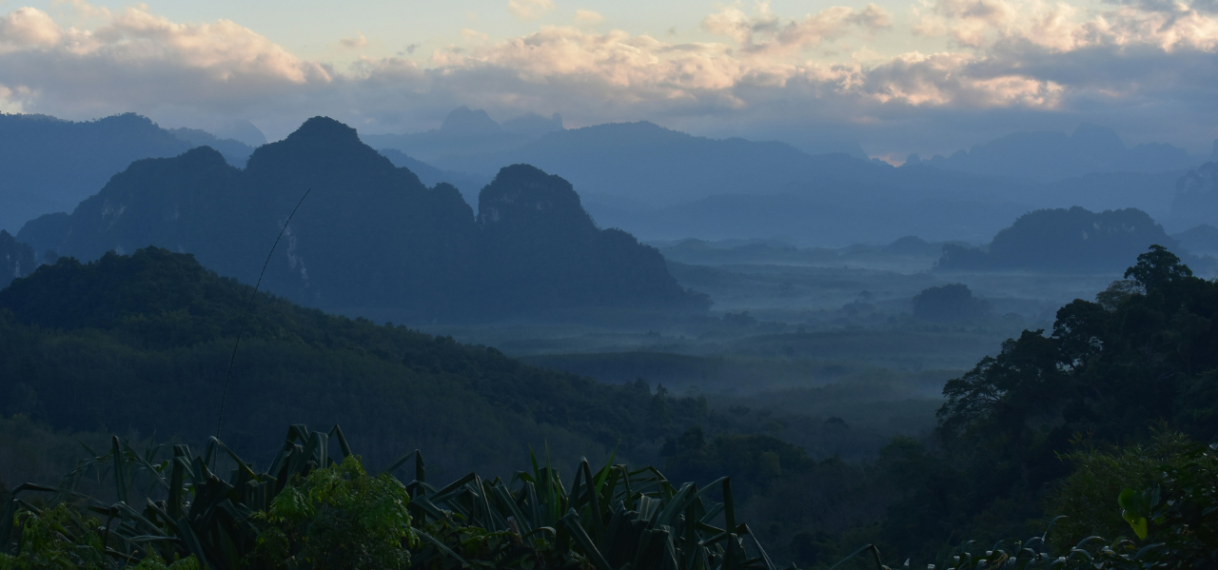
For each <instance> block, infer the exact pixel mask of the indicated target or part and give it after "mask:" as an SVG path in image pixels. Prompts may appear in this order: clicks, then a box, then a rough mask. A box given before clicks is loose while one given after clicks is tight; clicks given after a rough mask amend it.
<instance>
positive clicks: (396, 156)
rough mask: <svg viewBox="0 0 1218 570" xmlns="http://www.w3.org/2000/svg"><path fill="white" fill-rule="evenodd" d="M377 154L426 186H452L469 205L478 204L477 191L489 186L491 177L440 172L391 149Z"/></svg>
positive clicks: (446, 171) (448, 171) (384, 149)
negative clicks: (408, 172) (412, 175)
mask: <svg viewBox="0 0 1218 570" xmlns="http://www.w3.org/2000/svg"><path fill="white" fill-rule="evenodd" d="M379 152H380V153H381V154H383V155H385V158H388V159H389V162H392V163H393V165H394V166H396V167H398V168H405V169H407V170H409V171H411V172H413V173H415V175H416V176H418V177H419V180H420V181H421V182H423V184H425V185H427V186H435V185H436V184H440V183H441V182H444V183H448V184H452V185H453V186H456V187H457V190H460V191H461V195H462V196H464V197H465V200H466V201H467V202H469V203H471V204H475V203H477V202H478V191H479V190H481V189H482V187H483V186H486V185H487V184H490V182H491V179H492V177H490V176H482V175H478V174H469V173H467V172H452V171H450V170H440V169H439V168H436V167H434V166H432V165H430V164H427V163H426V162H423V161H421V160H418V159H416V158H414V157H411V156H410V155H408V154H406V153H404V152H402V151H400V150H397V149H393V148H382V149H380V150H379Z"/></svg>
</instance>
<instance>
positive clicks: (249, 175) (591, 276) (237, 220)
mask: <svg viewBox="0 0 1218 570" xmlns="http://www.w3.org/2000/svg"><path fill="white" fill-rule="evenodd" d="M306 189H311V193H310V194H309V197H308V199H307V201H306V202H305V204H304V206H303V207H302V208H301V209H300V210H299V213H298V214H297V215H296V217H295V218H294V219H293V220H292V222H291V224H290V226H289V227H288V229H287V230H286V231H285V233H284V237H283V241H282V242H281V243H280V245H279V248H278V249H277V250H276V252H275V257H274V259H273V260H272V263H271V265H270V267H269V268H268V270H267V274H266V278H265V280H264V281H263V285H264V287H266V288H267V289H268V290H269V291H273V292H275V293H277V294H279V295H283V296H286V297H288V298H290V299H292V300H294V301H297V302H300V303H302V304H306V305H310V306H316V307H321V308H325V309H327V310H332V311H339V312H344V313H349V314H364V315H370V316H385V317H391V318H393V319H394V320H398V321H402V320H404V319H411V320H417V319H424V318H428V319H430V318H445V319H450V318H485V317H488V316H520V315H535V314H538V313H539V312H546V311H562V310H576V309H586V308H591V307H608V306H621V305H622V304H623V303H626V302H630V303H631V306H638V307H670V308H671V307H677V306H680V307H693V308H697V307H701V306H704V303H705V302H704V301H703V300H701V299H700V298H697V297H696V296H693V295H691V294H689V293H687V292H685V291H684V290H682V289H681V288H680V287H679V286H678V285H677V284H676V282H675V280H673V278H672V277H671V276H670V275H669V274H668V272H667V269H666V268H665V266H664V264H663V260H662V258H660V256H659V254H658V253H657V252H655V250H653V249H651V248H648V247H645V246H641V245H639V244H638V243H637V242H636V241H635V240H634V238H632V237H630V236H629V235H628V234H625V233H623V232H619V231H613V230H608V231H602V230H599V229H596V228H595V226H593V225H592V224H591V220H590V219H589V218H588V215H587V214H586V213H585V212H584V211H583V209H582V208H581V207H580V206H579V199H578V196H575V194H574V191H573V190H572V189H571V187H570V185H569V184H566V183H565V182H564V181H562V180H561V179H559V178H557V177H548V176H546V175H544V173H541V172H540V171H536V169H532V168H530V167H524V166H516V167H511V168H507V169H504V170H503V172H501V173H500V175H499V176H498V177H496V179H495V181H494V182H493V183H492V184H491V185H490V186H488V187H487V189H486V190H485V191H484V194H486V196H485V197H484V199H483V202H485V203H486V204H488V205H490V204H495V205H496V206H495V208H496V209H495V212H496V213H495V214H493V215H492V214H489V213H487V212H484V213H486V214H487V215H486V216H484V219H482V220H476V219H475V217H474V212H473V210H472V209H471V208H470V206H469V205H468V204H466V202H465V201H464V200H463V199H462V198H461V195H460V194H459V193H458V191H457V189H456V188H454V187H453V186H451V185H448V184H438V185H436V186H435V187H434V188H428V187H426V186H424V185H423V183H422V182H420V180H419V178H418V177H417V176H416V175H415V174H414V173H412V172H411V171H409V170H407V169H404V168H396V167H394V166H393V164H392V163H391V162H390V161H389V159H387V158H385V157H384V156H382V155H381V154H379V153H377V152H376V151H375V150H373V149H372V148H370V147H368V146H367V145H365V144H363V143H362V142H361V141H360V140H359V138H358V137H357V135H356V132H355V130H354V129H352V128H350V127H347V126H346V125H343V124H341V123H339V122H337V121H333V120H331V119H327V118H321V117H317V118H313V119H310V120H309V121H307V122H305V123H304V125H302V126H301V127H300V129H298V130H297V131H296V132H294V133H292V134H291V135H289V136H288V137H287V138H286V139H284V140H282V141H279V142H276V143H271V144H268V145H265V146H263V147H260V148H259V149H257V150H256V151H254V154H253V155H252V156H251V157H250V160H249V163H248V166H247V167H246V169H245V170H244V171H242V170H238V169H236V168H234V167H232V166H230V165H228V164H227V163H226V162H225V161H224V159H223V157H222V156H221V155H220V154H219V153H218V152H217V151H215V150H213V149H210V148H206V147H204V148H197V149H194V150H191V151H189V152H186V153H184V154H182V155H180V156H177V157H174V158H168V159H147V160H142V161H138V162H136V163H134V164H132V165H131V167H130V168H128V169H127V170H126V171H124V172H122V173H121V174H119V175H117V176H115V177H114V178H113V179H112V180H111V181H110V183H109V184H107V185H106V186H105V188H103V189H102V191H101V192H99V193H98V194H96V195H95V196H92V197H90V198H89V199H87V200H85V201H84V202H82V203H81V204H80V206H79V207H78V208H77V209H76V210H75V211H74V212H73V213H72V214H71V216H70V217H68V219H67V220H66V223H65V220H64V218H63V217H62V216H47V217H44V218H41V219H38V220H34V221H32V222H30V223H29V224H27V225H26V227H24V228H23V229H22V232H21V233H20V234H19V235H20V236H21V238H22V239H28V240H31V241H33V242H34V243H33V245H34V246H35V249H36V250H38V251H41V250H43V249H54V250H55V251H57V252H58V253H59V254H61V255H70V256H73V257H77V258H79V259H81V260H92V259H97V258H98V257H100V256H101V255H102V254H103V253H105V252H106V251H109V250H114V251H116V252H119V253H123V252H131V251H135V250H136V249H138V248H142V247H145V246H149V245H156V246H160V247H164V248H166V249H169V250H171V251H179V252H189V253H193V254H195V256H196V257H197V258H198V259H199V261H200V262H201V263H203V264H204V265H205V266H207V267H209V268H212V269H214V270H216V271H217V272H219V273H220V274H222V275H226V276H231V277H235V278H237V279H239V280H241V281H243V282H246V283H253V282H255V281H256V280H257V277H258V270H259V269H260V268H261V267H262V263H263V260H262V257H263V256H265V252H266V250H267V249H268V248H269V247H270V245H271V244H272V243H273V242H274V239H275V236H276V235H277V234H278V233H279V231H280V229H281V228H282V227H283V224H284V222H285V221H286V219H287V217H288V214H289V213H290V212H291V211H292V209H293V208H294V207H295V206H296V204H297V202H298V201H299V200H300V198H301V196H302V195H303V194H304V192H305V190H306ZM487 193H489V194H487ZM502 196H517V197H518V198H519V199H520V200H524V201H525V202H523V203H527V204H530V206H529V208H534V209H536V211H534V210H533V209H526V210H521V209H520V208H518V207H517V208H512V207H507V205H506V204H505V203H504V202H503V198H502ZM497 197H498V198H497ZM559 205H562V207H558V206H559ZM551 207H553V208H552V209H551ZM488 212H489V210H488ZM496 216H498V217H497V218H496ZM522 219H527V220H529V221H528V222H521V221H520V220H522ZM551 240H552V241H553V242H556V243H550V241H551ZM503 256H506V257H503ZM480 261H481V263H480ZM519 267H527V268H529V273H528V274H527V275H523V276H522V275H521V274H520V273H519V271H518V268H519ZM604 272H612V273H604ZM601 275H604V276H605V278H604V279H599V276H601ZM517 287H524V288H529V289H531V290H534V292H521V291H518V290H516V289H515V288H517ZM538 292H544V294H540V293H538Z"/></svg>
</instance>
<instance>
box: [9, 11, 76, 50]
mask: <svg viewBox="0 0 1218 570" xmlns="http://www.w3.org/2000/svg"><path fill="white" fill-rule="evenodd" d="M62 38H63V30H62V29H60V27H59V24H56V23H55V20H52V19H51V17H50V16H48V15H47V14H46V12H43V11H41V10H39V9H37V8H18V9H16V10H14V11H12V12H9V13H8V14H5V16H4V17H3V18H0V49H4V50H6V51H7V50H16V49H27V48H28V49H37V48H48V47H52V46H55V45H57V44H58V43H59V41H60V40H61V39H62Z"/></svg>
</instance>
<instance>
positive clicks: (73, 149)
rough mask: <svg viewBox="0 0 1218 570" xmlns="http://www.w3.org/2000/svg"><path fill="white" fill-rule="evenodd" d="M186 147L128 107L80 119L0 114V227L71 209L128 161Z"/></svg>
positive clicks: (170, 153) (14, 226)
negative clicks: (110, 114)
mask: <svg viewBox="0 0 1218 570" xmlns="http://www.w3.org/2000/svg"><path fill="white" fill-rule="evenodd" d="M190 147H191V145H190V143H187V142H184V141H182V140H180V139H178V138H177V137H175V136H173V134H171V133H169V132H168V131H166V130H164V129H162V128H160V127H158V126H157V125H156V124H155V123H153V122H152V121H150V120H148V119H147V118H145V117H141V116H139V115H135V114H130V113H128V114H126V115H116V116H113V117H106V118H104V119H98V120H96V121H88V122H79V123H77V122H72V121H62V120H59V119H56V118H54V117H48V116H45V115H6V114H0V156H3V157H4V160H2V161H0V229H9V230H16V229H17V228H19V227H21V224H23V223H25V222H26V221H27V220H30V219H33V218H35V217H37V216H39V215H42V214H46V213H50V212H63V211H68V210H71V209H72V207H73V206H75V205H76V204H77V203H78V202H80V201H81V200H83V199H85V198H86V197H88V196H89V195H90V194H92V193H94V192H97V189H98V188H101V187H102V185H104V184H105V183H106V181H107V180H109V179H110V177H111V176H113V175H114V174H115V173H117V172H120V171H122V170H123V169H124V168H126V167H127V165H129V164H131V162H132V161H135V160H139V159H141V158H148V157H168V156H175V155H178V154H181V153H182V152H184V151H186V150H187V149H189V148H190Z"/></svg>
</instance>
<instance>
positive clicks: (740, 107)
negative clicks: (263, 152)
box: [0, 0, 1218, 138]
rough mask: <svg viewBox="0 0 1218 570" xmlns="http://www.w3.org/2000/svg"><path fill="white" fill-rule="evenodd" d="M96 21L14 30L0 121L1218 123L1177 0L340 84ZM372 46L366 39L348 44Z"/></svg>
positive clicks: (462, 67) (967, 8)
mask: <svg viewBox="0 0 1218 570" xmlns="http://www.w3.org/2000/svg"><path fill="white" fill-rule="evenodd" d="M77 2H80V0H77ZM513 5H514V6H515V8H510V9H512V10H513V11H514V12H517V11H518V12H520V13H519V14H517V15H518V16H520V17H539V16H540V15H541V14H542V13H544V12H545V11H548V10H552V9H553V8H554V7H553V3H552V2H550V1H549V0H516V1H514V3H513ZM87 7H88V5H87V4H82V7H81V9H82V10H83V9H85V8H87ZM94 13H95V14H96V15H95V16H94V17H95V18H96V19H97V20H98V21H97V23H96V25H93V26H92V27H90V28H87V29H85V28H81V27H74V26H69V25H67V24H66V23H64V22H63V21H57V20H56V19H55V18H52V17H51V16H49V15H48V14H46V13H44V12H41V11H39V10H36V9H33V8H19V9H16V10H12V11H10V12H9V13H7V14H5V15H3V16H0V87H2V89H0V109H23V110H25V111H27V112H47V113H50V114H57V115H63V116H70V117H76V118H84V117H87V116H98V115H102V114H108V113H113V112H122V111H137V112H142V113H145V114H154V115H155V114H156V113H159V112H170V111H174V112H177V111H181V110H192V111H197V112H211V113H240V114H242V115H244V116H247V117H253V116H258V117H266V118H264V119H263V120H262V122H260V126H261V125H262V124H271V123H274V124H277V125H280V126H281V127H271V128H270V130H272V131H274V130H276V128H281V129H290V128H292V127H294V126H296V125H297V124H299V120H300V119H302V118H305V117H308V116H313V115H317V114H330V115H333V116H335V117H336V118H339V119H340V120H345V121H349V122H351V123H352V124H361V125H366V126H367V125H371V126H369V127H367V128H371V129H374V130H380V131H406V130H417V129H419V128H420V125H419V121H421V120H423V118H424V117H425V118H426V119H427V120H433V119H434V117H436V116H443V114H444V113H446V112H447V111H448V110H451V108H452V107H454V106H456V105H459V104H468V105H471V106H476V107H483V108H486V109H488V110H490V111H491V112H492V113H497V114H499V115H504V116H511V115H513V114H519V113H524V112H540V113H544V114H549V113H552V112H555V111H559V112H562V113H563V116H564V118H565V119H567V120H568V121H569V123H572V124H590V123H597V122H605V121H617V120H635V119H640V118H648V119H653V120H659V121H662V122H664V121H667V122H669V124H673V123H674V122H675V123H677V124H692V123H699V124H729V123H731V124H737V125H744V126H743V127H740V128H738V129H736V131H737V132H747V129H752V128H755V126H756V125H761V124H771V125H778V126H783V127H785V126H789V125H794V124H797V123H798V124H829V125H849V126H850V128H862V127H860V125H863V126H866V128H872V129H874V128H880V127H877V126H875V125H893V126H892V127H891V128H894V129H898V128H913V127H912V126H909V125H914V124H916V122H915V121H914V120H913V119H911V117H921V119H918V120H921V121H929V123H925V124H923V126H922V127H920V128H921V129H922V130H921V131H919V132H920V133H921V134H920V136H927V133H932V132H936V128H934V126H933V125H931V123H934V124H937V125H945V124H949V123H951V122H952V121H955V120H957V118H958V117H965V116H968V117H975V115H973V114H974V113H980V112H983V111H984V112H992V113H996V114H992V115H990V116H1008V115H1009V116H1016V115H1018V116H1019V117H1021V120H1026V118H1027V117H1029V116H1052V117H1059V119H1056V120H1060V117H1063V116H1076V115H1077V116H1082V115H1087V114H1091V115H1095V114H1097V113H1102V112H1106V111H1105V110H1106V109H1111V110H1112V113H1111V115H1106V116H1109V117H1117V119H1115V120H1127V119H1124V118H1122V117H1125V116H1126V115H1128V113H1129V111H1128V110H1129V109H1134V108H1136V109H1138V112H1139V113H1161V115H1155V118H1154V119H1153V120H1152V119H1149V118H1147V119H1143V121H1144V122H1145V123H1146V124H1152V123H1154V122H1156V121H1157V122H1160V123H1163V124H1174V125H1181V127H1180V128H1190V129H1194V130H1198V132H1200V129H1202V128H1203V126H1204V125H1205V124H1206V123H1205V120H1206V119H1205V118H1208V117H1213V122H1215V123H1218V116H1214V115H1218V109H1215V108H1214V107H1213V104H1212V101H1213V99H1214V97H1215V95H1218V79H1214V78H1215V77H1218V60H1216V59H1215V56H1214V54H1215V52H1218V27H1216V26H1218V20H1215V15H1214V13H1213V11H1207V10H1206V9H1205V7H1204V6H1193V5H1188V4H1183V3H1180V2H1179V1H1175V0H1170V1H1169V0H1127V1H1126V2H1125V3H1121V4H1105V5H1101V6H1100V8H1099V9H1098V11H1096V10H1092V9H1085V8H1083V7H1078V6H1073V5H1070V4H1065V3H1048V2H1045V1H1042V0H926V2H925V3H923V4H919V5H918V6H917V7H916V9H915V10H914V12H913V16H914V22H913V24H912V25H908V26H905V25H902V26H898V25H896V24H894V21H893V20H894V19H893V17H892V16H891V15H890V14H889V13H888V12H886V11H884V10H883V9H882V8H880V7H878V6H875V5H872V4H867V5H862V6H856V7H853V8H852V7H847V6H837V7H831V8H827V9H825V10H822V11H820V12H817V13H814V14H808V15H805V16H803V17H799V18H790V17H784V16H780V15H777V14H775V13H774V12H773V10H772V9H771V8H770V6H769V5H768V4H765V3H760V4H758V5H757V6H756V9H754V10H751V11H749V12H747V13H746V12H745V11H743V10H741V9H739V8H735V7H727V8H722V9H719V10H718V11H716V12H715V13H713V14H710V15H709V16H707V17H706V18H705V19H704V20H702V22H701V23H702V26H703V28H704V29H705V30H707V31H709V32H711V33H712V34H714V35H716V36H718V37H719V38H722V39H719V40H715V41H706V42H698V43H693V42H681V41H679V40H678V39H677V38H676V37H674V36H671V35H669V36H662V37H654V36H651V35H647V34H631V33H628V32H625V31H622V30H609V31H602V30H597V29H595V28H593V27H592V26H587V25H583V24H591V23H594V20H596V18H593V17H592V16H591V14H594V13H591V12H587V11H577V12H576V17H575V22H574V23H575V24H579V25H571V26H540V27H538V28H537V29H536V31H534V32H533V33H530V34H527V35H523V36H519V37H509V38H506V39H504V38H491V37H488V36H486V35H485V34H482V33H480V32H476V31H473V30H464V31H462V32H460V33H461V35H462V36H463V39H464V40H465V41H464V43H460V45H459V47H456V46H455V47H450V48H441V49H438V50H434V51H433V52H432V53H431V56H430V59H429V60H427V61H424V60H422V59H417V60H416V59H413V58H408V57H404V56H405V55H406V54H405V53H403V54H400V56H399V57H387V58H369V57H363V56H359V57H358V58H357V59H356V61H354V62H353V63H352V64H351V65H350V66H349V67H348V68H343V69H335V68H334V67H331V66H328V65H324V64H320V63H317V62H311V61H306V60H302V59H301V58H299V57H297V56H295V55H294V54H292V53H290V52H289V51H287V50H286V49H284V48H283V47H281V46H279V45H277V44H275V43H274V42H272V41H270V40H269V39H268V38H266V37H264V36H262V35H260V34H258V33H257V32H255V31H253V30H250V29H248V28H245V27H243V26H240V25H238V24H236V23H234V22H230V21H226V20H220V21H216V22H210V23H192V24H182V23H176V22H172V21H170V20H168V19H166V18H164V17H161V16H158V15H156V14H154V13H152V12H150V11H148V9H147V8H142V7H138V8H129V9H126V10H123V11H116V12H114V13H110V12H102V11H100V9H99V10H98V11H95V12H94ZM596 16H599V15H596ZM580 25H582V27H580ZM881 33H883V34H885V36H884V37H885V39H888V38H891V37H893V36H896V37H897V38H898V39H900V37H901V36H904V37H907V38H908V37H912V36H913V35H915V34H916V35H920V36H922V38H923V39H922V40H920V41H924V42H930V41H933V42H936V43H937V44H938V45H939V48H932V49H924V50H923V51H922V52H917V51H909V52H904V53H902V52H900V51H894V50H892V49H891V48H889V51H887V52H879V51H876V50H877V49H883V47H882V46H883V45H896V44H897V43H899V42H888V43H887V44H879V43H874V42H870V39H871V38H873V36H876V35H877V34H881ZM926 38H932V39H933V38H937V39H933V40H927V39H926ZM366 43H367V39H366V38H365V37H364V36H363V35H362V34H361V35H358V36H356V37H354V38H348V39H346V40H343V45H349V47H352V48H355V47H362V46H363V45H366ZM847 44H849V45H847ZM860 45H861V46H862V47H860ZM826 52H833V53H838V54H843V55H834V56H826V55H824V54H825V53H826ZM849 54H853V55H849ZM352 57H355V55H354V54H353V55H352ZM167 110H168V111H167ZM999 112H1000V113H999ZM1036 113H1041V114H1042V115H1035V114H1036ZM1029 114H1032V115H1029ZM1184 114H1188V115H1189V116H1187V117H1184V116H1183V115H1184ZM1144 116H1146V117H1150V116H1151V115H1144ZM1094 120H1095V121H1097V122H1104V120H1103V119H1094ZM767 121H768V123H766V122H767ZM936 121H937V123H936ZM902 125H904V126H902ZM928 125H929V126H928ZM1199 125H1200V126H1199ZM429 126H430V125H429ZM1020 126H1022V125H1020ZM756 128H760V127H756ZM792 128H793V127H792ZM1011 128H1012V129H1013V128H1015V127H1011ZM1213 134H1214V135H1218V133H1213ZM1211 138H1212V136H1211Z"/></svg>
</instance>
